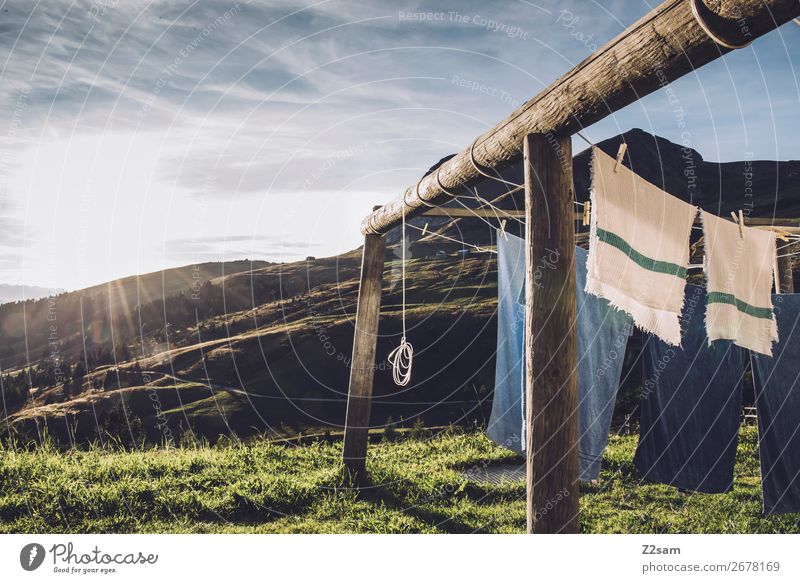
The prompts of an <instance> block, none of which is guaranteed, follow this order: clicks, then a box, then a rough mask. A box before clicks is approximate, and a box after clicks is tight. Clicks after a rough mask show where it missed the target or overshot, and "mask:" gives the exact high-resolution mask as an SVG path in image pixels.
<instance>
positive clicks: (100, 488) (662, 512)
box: [0, 428, 800, 533]
mask: <svg viewBox="0 0 800 583" xmlns="http://www.w3.org/2000/svg"><path fill="white" fill-rule="evenodd" d="M756 439H757V435H756V433H755V429H753V428H746V429H744V430H743V431H742V442H741V444H740V447H739V455H738V460H737V468H736V475H737V480H736V484H735V487H734V489H733V491H732V492H730V493H728V494H722V495H703V494H693V495H685V494H680V493H679V492H677V491H676V490H675V489H673V488H670V487H667V486H661V485H654V484H641V483H640V479H639V478H638V477H637V475H636V472H635V470H634V469H633V466H632V463H631V459H632V456H633V452H634V449H635V445H636V438H635V437H613V438H612V439H611V443H610V445H609V448H608V450H607V455H606V463H605V464H604V468H603V472H602V475H601V480H600V483H599V485H596V486H591V485H584V486H583V490H582V496H581V511H582V514H581V522H582V530H583V531H584V532H636V533H649V532H703V533H716V532H725V533H734V532H769V533H773V532H795V533H796V532H800V528H798V527H797V526H796V525H795V521H796V519H797V518H798V517H797V516H792V515H789V516H777V517H769V518H764V517H763V516H762V515H761V501H760V494H761V492H760V486H759V471H758V456H757V451H756ZM369 453H370V457H369V465H368V469H369V481H370V482H369V484H368V485H366V486H364V487H362V488H361V490H360V491H357V490H355V489H352V488H349V487H347V486H346V485H345V484H346V483H347V482H346V480H345V479H344V475H343V471H342V468H341V465H340V463H339V455H340V444H338V443H334V444H328V443H315V444H312V445H306V446H300V447H287V446H282V445H276V444H270V443H267V442H264V441H259V442H254V443H251V444H247V445H242V444H228V445H218V446H215V447H205V448H199V449H170V450H149V451H143V452H132V453H125V452H107V451H77V450H74V451H69V452H67V453H59V452H58V451H56V450H55V449H54V448H50V447H42V448H39V449H37V450H32V451H12V450H8V449H6V450H3V451H1V452H0V532H29V533H34V532H36V533H39V532H75V533H83V532H337V533H338V532H376V533H392V532H428V533H436V532H505V533H513V532H522V530H523V528H524V524H525V501H524V496H525V487H524V484H523V483H521V482H519V483H517V482H514V483H505V484H502V485H491V486H485V485H481V484H477V483H475V482H471V481H469V480H467V479H465V478H463V477H462V475H461V473H460V472H461V471H463V470H467V469H469V468H471V467H474V466H476V465H480V464H485V463H487V462H493V461H501V460H504V459H505V460H512V459H514V456H513V455H512V454H510V453H508V452H507V451H505V450H502V449H500V448H499V447H497V446H495V445H493V444H492V443H491V442H489V441H488V440H487V439H486V438H485V437H484V436H483V435H482V434H477V433H466V434H465V433H461V432H459V431H455V430H453V431H448V432H445V433H444V434H441V435H438V436H436V437H430V438H411V437H409V438H405V439H402V440H400V441H393V442H387V441H384V442H382V443H380V444H375V445H373V446H372V447H371V448H370V452H369Z"/></svg>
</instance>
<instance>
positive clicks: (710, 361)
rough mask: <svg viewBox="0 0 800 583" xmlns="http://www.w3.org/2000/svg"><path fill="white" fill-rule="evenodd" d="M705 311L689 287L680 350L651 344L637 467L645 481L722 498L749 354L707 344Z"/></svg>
mask: <svg viewBox="0 0 800 583" xmlns="http://www.w3.org/2000/svg"><path fill="white" fill-rule="evenodd" d="M705 310H706V292H705V290H704V289H703V288H702V287H698V286H694V285H688V286H686V291H685V303H684V311H683V315H682V316H681V328H682V333H683V339H682V342H681V344H682V347H680V348H678V347H674V346H669V345H667V344H665V343H664V342H662V341H661V340H659V339H658V338H657V337H655V336H652V335H651V336H649V337H648V338H647V340H646V343H645V347H644V350H643V353H642V360H643V369H644V370H643V372H644V380H643V383H642V400H641V417H640V434H639V445H638V447H637V448H636V455H635V456H634V463H635V465H636V467H637V469H638V470H639V472H640V473H641V474H642V476H643V477H644V478H645V479H647V480H651V481H654V482H661V483H663V484H671V485H673V486H676V487H678V488H681V489H685V490H692V491H696V492H706V493H718V492H727V491H728V490H730V489H731V487H732V486H733V466H734V462H735V460H736V447H737V444H738V439H739V425H740V422H741V411H742V377H743V375H744V370H745V364H746V357H747V353H746V351H745V350H744V349H743V348H740V347H738V346H736V345H734V344H733V343H732V342H730V341H727V340H718V341H715V342H714V344H713V345H712V346H709V345H708V337H707V335H706V327H705Z"/></svg>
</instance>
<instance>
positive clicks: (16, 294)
mask: <svg viewBox="0 0 800 583" xmlns="http://www.w3.org/2000/svg"><path fill="white" fill-rule="evenodd" d="M64 291H65V290H63V289H61V288H48V287H40V286H37V285H14V284H10V283H0V304H8V303H10V302H21V301H23V300H40V299H42V298H47V297H50V296H56V295H58V294H60V293H64Z"/></svg>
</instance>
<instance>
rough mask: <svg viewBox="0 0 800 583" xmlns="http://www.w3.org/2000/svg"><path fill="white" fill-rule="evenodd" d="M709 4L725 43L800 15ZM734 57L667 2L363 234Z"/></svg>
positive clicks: (683, 1) (790, 2)
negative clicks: (524, 145) (534, 145)
mask: <svg viewBox="0 0 800 583" xmlns="http://www.w3.org/2000/svg"><path fill="white" fill-rule="evenodd" d="M705 2H706V3H707V4H708V6H709V8H710V9H712V10H713V11H714V12H716V13H718V14H719V15H721V16H723V17H725V18H726V19H727V21H728V25H729V26H726V27H725V29H726V30H725V37H726V39H727V40H729V41H732V42H734V43H736V44H738V42H741V41H745V42H746V41H752V40H755V39H756V38H758V37H760V36H761V35H763V34H766V33H767V32H769V31H771V30H774V29H776V28H777V27H778V26H780V25H781V24H784V23H786V22H789V21H790V20H792V19H793V18H796V17H797V16H800V3H798V2H797V0H705ZM715 20H716V19H715ZM559 24H560V23H559V22H558V21H556V24H555V25H556V26H559ZM714 24H715V26H717V25H718V23H716V22H715V23H714ZM727 52H730V49H726V48H724V47H722V46H720V45H718V44H716V43H715V42H714V41H713V40H712V39H711V38H710V37H709V36H708V34H707V33H706V32H705V31H704V30H703V28H702V27H701V26H700V24H698V22H697V20H695V17H694V16H693V15H692V10H691V6H690V2H689V0H667V1H666V2H664V3H663V4H661V5H660V6H658V7H657V8H655V9H653V10H652V11H651V12H649V13H648V14H647V15H645V16H644V17H642V18H641V19H639V21H637V22H636V23H634V24H632V25H630V26H629V27H628V28H627V29H626V30H625V31H623V32H622V33H621V34H620V35H619V36H617V37H616V38H615V39H613V40H611V41H609V42H608V43H606V44H605V45H604V46H602V47H601V48H600V49H598V50H597V51H595V52H594V53H593V54H591V55H590V56H589V57H587V58H586V59H584V60H583V61H581V62H580V63H579V64H578V65H576V66H575V67H574V68H573V69H572V70H570V71H569V72H567V73H566V74H565V75H563V76H562V77H561V78H559V79H558V80H556V81H555V82H554V83H553V84H552V85H550V86H549V87H547V88H545V89H544V90H542V91H541V92H540V93H539V94H538V95H537V96H536V97H534V98H533V99H530V100H529V101H527V102H525V103H524V104H523V105H522V106H521V107H520V108H519V109H517V110H516V111H514V112H513V113H512V114H511V115H509V116H508V117H507V118H506V119H504V120H503V121H501V122H500V123H499V124H497V125H496V126H495V127H494V128H492V129H490V130H489V131H487V132H485V133H484V134H483V135H481V136H479V137H478V139H477V140H476V141H475V147H474V148H466V149H465V150H463V151H462V152H459V153H458V154H457V155H456V156H455V157H453V158H452V159H450V160H448V161H447V162H445V163H444V164H442V166H441V168H440V169H439V170H438V172H432V173H431V174H428V175H426V176H424V177H422V178H421V179H420V181H419V184H416V183H415V184H412V185H411V186H409V187H408V188H407V189H406V191H405V193H404V194H403V195H402V196H398V197H397V198H396V199H394V200H393V201H391V202H389V203H388V204H386V205H384V206H383V207H381V208H380V209H379V210H378V211H376V212H373V213H372V214H370V215H369V216H367V217H366V218H365V219H364V221H363V222H362V223H361V232H362V233H365V234H366V233H385V232H386V231H388V230H389V229H391V228H392V227H394V226H397V225H399V224H400V219H401V217H402V215H403V213H406V216H408V217H413V216H416V215H418V214H420V213H421V212H423V211H424V210H425V209H427V208H428V205H427V204H426V202H427V203H430V204H441V203H443V202H446V201H448V200H451V199H452V197H451V196H450V194H448V193H454V194H464V193H465V189H466V188H467V187H469V186H474V185H475V184H477V183H479V182H481V181H483V180H486V178H485V177H484V176H483V175H482V174H481V172H480V171H479V170H478V168H476V167H475V163H477V165H478V166H479V167H482V170H483V171H484V172H488V173H490V174H493V173H494V172H495V171H496V170H500V169H502V168H504V167H506V166H508V165H510V164H512V163H514V162H516V161H518V160H519V158H520V154H521V152H520V143H521V142H522V140H523V139H524V137H525V135H526V134H529V133H551V132H552V133H558V134H562V135H564V134H573V133H575V132H576V131H578V130H581V129H583V128H585V127H586V126H589V125H591V124H593V123H595V122H597V121H599V120H601V119H603V118H604V117H606V116H607V115H610V114H612V113H614V112H615V111H617V110H619V109H622V108H623V107H625V106H626V105H628V104H630V103H633V102H635V101H637V100H639V99H641V98H642V97H644V96H645V95H647V94H649V93H652V92H653V91H656V90H658V89H659V88H662V87H664V86H665V85H667V84H669V83H671V82H672V81H674V80H675V79H677V78H679V77H682V76H683V75H685V74H687V73H694V72H696V71H697V69H699V68H700V67H702V66H703V65H705V64H706V63H708V62H710V61H713V60H714V59H717V58H719V57H721V56H722V55H724V54H725V53H727ZM473 161H474V162H475V163H473ZM423 201H425V202H423Z"/></svg>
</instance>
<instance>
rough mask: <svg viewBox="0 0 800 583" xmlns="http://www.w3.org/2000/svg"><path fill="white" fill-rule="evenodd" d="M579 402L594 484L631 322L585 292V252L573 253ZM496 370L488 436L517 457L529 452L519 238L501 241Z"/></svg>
mask: <svg viewBox="0 0 800 583" xmlns="http://www.w3.org/2000/svg"><path fill="white" fill-rule="evenodd" d="M575 253H576V255H575V264H576V276H577V282H576V288H577V298H576V308H577V315H578V317H577V319H578V394H579V400H580V407H579V422H580V443H579V459H580V477H581V479H582V480H594V479H597V476H598V475H599V473H600V460H601V458H602V456H603V450H604V449H605V446H606V444H607V443H608V431H609V428H610V426H611V417H612V414H613V412H614V402H615V400H616V396H617V389H618V387H619V379H620V375H621V373H622V363H623V360H624V356H625V346H626V344H627V341H628V337H629V335H630V331H631V329H632V328H631V326H632V324H631V318H630V317H629V316H628V315H627V314H625V313H623V312H620V311H618V310H615V309H613V308H612V307H611V306H610V305H609V303H608V302H607V301H606V300H603V299H601V298H598V297H596V296H592V295H589V294H587V293H585V292H584V287H585V286H586V258H587V252H586V251H585V250H583V249H581V248H576V250H575ZM497 261H498V269H497V271H498V275H497V277H498V325H497V368H496V372H495V392H494V401H493V403H492V413H491V416H490V418H489V426H488V429H487V434H488V436H489V438H490V439H492V441H494V442H496V443H498V444H500V445H502V446H504V447H507V448H508V449H511V450H513V451H516V452H517V453H524V451H525V433H524V427H525V400H524V386H525V382H524V373H525V369H524V335H523V332H524V303H523V302H524V287H525V245H524V241H523V240H522V239H520V238H518V237H513V236H511V235H509V236H508V240H505V239H503V238H502V237H499V241H498V259H497Z"/></svg>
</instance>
